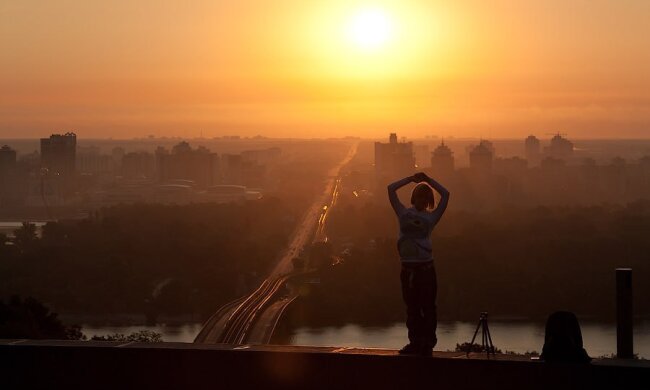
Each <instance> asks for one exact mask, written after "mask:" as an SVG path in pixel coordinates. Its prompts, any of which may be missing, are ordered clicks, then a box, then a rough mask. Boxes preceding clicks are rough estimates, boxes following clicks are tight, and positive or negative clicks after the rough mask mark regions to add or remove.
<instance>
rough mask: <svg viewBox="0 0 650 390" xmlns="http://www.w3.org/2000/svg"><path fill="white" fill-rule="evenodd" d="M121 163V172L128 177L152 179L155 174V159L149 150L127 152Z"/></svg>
mask: <svg viewBox="0 0 650 390" xmlns="http://www.w3.org/2000/svg"><path fill="white" fill-rule="evenodd" d="M120 165H121V168H120V172H121V173H122V176H124V177H125V178H126V179H150V178H153V177H154V176H155V172H156V165H155V160H154V156H153V154H151V153H149V152H130V153H126V154H125V155H124V156H123V157H122V158H121V163H120Z"/></svg>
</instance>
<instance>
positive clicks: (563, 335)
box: [541, 311, 591, 363]
mask: <svg viewBox="0 0 650 390" xmlns="http://www.w3.org/2000/svg"><path fill="white" fill-rule="evenodd" d="M541 358H542V359H543V360H545V361H547V362H573V363H586V362H589V361H590V360H591V358H590V357H589V355H587V352H586V351H585V349H584V348H583V346H582V332H581V331H580V324H579V323H578V318H577V317H576V315H575V314H573V313H571V312H568V311H556V312H555V313H553V314H551V315H550V316H549V317H548V320H547V321H546V334H545V336H544V348H543V349H542V356H541Z"/></svg>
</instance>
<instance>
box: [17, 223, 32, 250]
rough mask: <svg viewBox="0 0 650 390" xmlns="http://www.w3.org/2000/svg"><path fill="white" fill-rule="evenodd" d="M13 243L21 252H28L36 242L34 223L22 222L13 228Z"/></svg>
mask: <svg viewBox="0 0 650 390" xmlns="http://www.w3.org/2000/svg"><path fill="white" fill-rule="evenodd" d="M14 237H15V238H14V243H15V244H16V246H17V247H18V250H19V251H20V252H22V253H25V252H30V251H31V250H32V249H34V247H35V245H36V242H37V238H38V237H37V235H36V225H34V224H33V223H29V222H23V225H22V226H21V227H20V228H18V229H16V230H14Z"/></svg>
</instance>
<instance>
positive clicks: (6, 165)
mask: <svg viewBox="0 0 650 390" xmlns="http://www.w3.org/2000/svg"><path fill="white" fill-rule="evenodd" d="M14 169H16V151H15V150H13V149H12V148H10V147H9V146H8V145H4V146H3V147H1V148H0V175H2V174H3V173H5V172H9V171H13V170H14Z"/></svg>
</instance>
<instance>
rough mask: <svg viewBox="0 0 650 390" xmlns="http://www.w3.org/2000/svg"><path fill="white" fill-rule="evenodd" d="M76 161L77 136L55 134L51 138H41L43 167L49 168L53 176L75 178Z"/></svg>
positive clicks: (72, 134)
mask: <svg viewBox="0 0 650 390" xmlns="http://www.w3.org/2000/svg"><path fill="white" fill-rule="evenodd" d="M76 159H77V135H76V134H74V133H65V134H63V135H60V134H53V135H51V136H50V138H41V167H42V168H47V169H48V170H49V172H50V174H51V175H59V176H65V177H72V176H74V174H75V168H76Z"/></svg>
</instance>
